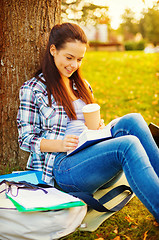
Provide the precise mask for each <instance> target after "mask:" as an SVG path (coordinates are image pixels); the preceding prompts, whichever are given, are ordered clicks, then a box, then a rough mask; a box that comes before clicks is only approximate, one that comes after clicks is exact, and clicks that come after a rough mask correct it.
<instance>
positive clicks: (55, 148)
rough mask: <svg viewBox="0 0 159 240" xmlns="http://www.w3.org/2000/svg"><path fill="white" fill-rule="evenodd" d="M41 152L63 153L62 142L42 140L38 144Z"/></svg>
mask: <svg viewBox="0 0 159 240" xmlns="http://www.w3.org/2000/svg"><path fill="white" fill-rule="evenodd" d="M40 150H41V152H64V144H63V140H58V139H42V140H41V143H40Z"/></svg>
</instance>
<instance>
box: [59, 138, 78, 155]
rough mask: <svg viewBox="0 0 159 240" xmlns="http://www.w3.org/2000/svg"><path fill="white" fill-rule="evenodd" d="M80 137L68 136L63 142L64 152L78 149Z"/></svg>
mask: <svg viewBox="0 0 159 240" xmlns="http://www.w3.org/2000/svg"><path fill="white" fill-rule="evenodd" d="M78 139H79V137H78V136H76V135H66V137H65V138H64V140H63V141H62V152H67V151H70V150H74V149H76V147H77V145H78Z"/></svg>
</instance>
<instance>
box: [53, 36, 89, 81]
mask: <svg viewBox="0 0 159 240" xmlns="http://www.w3.org/2000/svg"><path fill="white" fill-rule="evenodd" d="M85 52H86V44H85V43H82V42H81V41H78V40H75V41H72V42H67V43H66V44H65V45H64V47H63V48H61V49H60V50H57V49H56V47H55V45H51V47H50V53H51V55H52V56H53V57H54V62H55V65H56V67H57V69H58V71H59V73H60V75H61V77H62V78H65V77H67V78H69V77H70V76H71V75H72V74H73V73H74V72H75V71H76V70H77V69H78V68H79V67H80V66H81V63H82V59H83V57H84V54H85Z"/></svg>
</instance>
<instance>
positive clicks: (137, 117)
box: [123, 113, 144, 123]
mask: <svg viewBox="0 0 159 240" xmlns="http://www.w3.org/2000/svg"><path fill="white" fill-rule="evenodd" d="M123 119H125V120H126V121H127V122H129V123H130V121H131V122H135V123H140V122H141V121H143V120H144V119H143V117H142V115H141V114H140V113H129V114H127V115H125V116H124V117H123Z"/></svg>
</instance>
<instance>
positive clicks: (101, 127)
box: [98, 119, 105, 129]
mask: <svg viewBox="0 0 159 240" xmlns="http://www.w3.org/2000/svg"><path fill="white" fill-rule="evenodd" d="M104 127H105V123H104V119H101V120H100V123H99V128H98V129H103V128H104Z"/></svg>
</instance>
